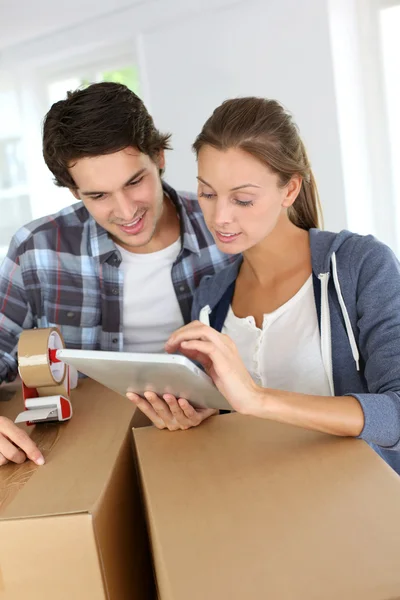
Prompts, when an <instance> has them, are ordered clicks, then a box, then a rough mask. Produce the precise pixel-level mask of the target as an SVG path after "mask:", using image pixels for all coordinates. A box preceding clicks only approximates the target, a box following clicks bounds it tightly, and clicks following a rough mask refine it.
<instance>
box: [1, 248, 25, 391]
mask: <svg viewBox="0 0 400 600" xmlns="http://www.w3.org/2000/svg"><path fill="white" fill-rule="evenodd" d="M19 252H20V248H19V245H18V242H17V239H16V237H14V238H13V240H12V241H11V244H10V248H9V250H8V253H7V256H6V258H5V259H4V261H3V263H2V265H1V267H0V382H2V381H12V380H13V379H14V378H15V376H16V374H17V372H18V365H17V359H16V355H17V347H18V339H19V336H20V334H21V332H22V331H23V330H24V329H31V328H32V327H33V317H32V310H31V307H30V305H29V302H28V298H27V294H26V290H25V287H24V282H23V277H22V270H21V265H20V253H19Z"/></svg>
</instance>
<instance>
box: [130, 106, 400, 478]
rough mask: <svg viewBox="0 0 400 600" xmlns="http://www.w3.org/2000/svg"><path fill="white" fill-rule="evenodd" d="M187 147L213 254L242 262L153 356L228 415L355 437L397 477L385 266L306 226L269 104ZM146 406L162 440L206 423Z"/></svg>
mask: <svg viewBox="0 0 400 600" xmlns="http://www.w3.org/2000/svg"><path fill="white" fill-rule="evenodd" d="M194 149H195V151H196V154H197V158H198V196H199V202H200V205H201V208H202V210H203V213H204V217H205V220H206V223H207V226H208V228H209V229H210V231H211V232H212V234H213V236H214V238H215V240H216V243H217V244H218V247H219V248H220V249H221V250H222V251H224V252H227V253H233V254H236V253H238V254H239V253H240V254H241V255H240V256H239V257H238V259H237V261H236V262H235V263H234V264H233V265H231V266H229V267H227V268H226V269H224V270H223V271H221V272H219V273H218V274H216V275H215V276H213V277H206V278H204V279H203V280H202V282H201V284H200V286H199V289H198V290H197V293H196V296H195V299H194V304H193V311H192V317H193V319H194V322H192V323H191V324H189V325H187V326H185V327H183V328H181V329H179V330H178V331H177V332H175V333H174V334H173V335H172V336H171V338H170V339H169V341H168V342H167V345H166V350H167V351H168V352H177V351H181V352H182V353H184V354H185V355H187V356H189V357H190V358H192V359H195V360H198V361H200V362H201V363H202V364H203V365H204V367H205V369H206V371H207V372H208V373H209V374H210V376H211V377H212V378H213V380H214V383H215V385H216V386H217V387H218V389H219V390H220V391H221V392H222V394H223V395H224V396H225V397H226V399H227V400H228V402H229V403H230V404H231V405H232V408H233V409H234V410H236V411H238V412H240V413H243V414H246V415H254V416H258V417H262V418H268V419H273V420H275V421H280V422H282V423H289V424H293V425H298V426H301V427H305V428H309V429H313V430H317V431H322V432H327V433H331V434H335V435H338V436H354V437H361V438H362V439H364V440H366V441H367V442H368V443H370V444H371V445H372V446H373V447H374V448H375V449H376V450H377V451H378V452H379V453H380V454H381V455H382V456H383V457H384V458H385V460H387V462H389V464H391V465H392V466H393V468H394V469H395V470H396V471H397V472H400V454H399V452H398V450H399V449H400V269H399V263H398V262H397V260H396V258H395V256H394V255H393V253H392V252H391V250H390V249H389V248H388V247H386V246H385V245H384V244H382V243H380V242H378V241H377V240H376V239H374V238H373V237H372V236H360V235H356V234H352V233H350V232H348V231H342V232H341V233H339V234H335V233H330V232H324V231H321V230H320V229H319V228H318V227H319V220H318V213H319V201H318V194H317V189H316V185H315V181H314V177H313V173H312V171H311V168H310V164H309V161H308V158H307V154H306V151H305V148H304V145H303V143H302V140H301V138H300V136H299V133H298V130H297V128H296V126H295V124H294V123H293V120H292V118H291V116H290V115H289V114H288V113H287V112H286V111H285V110H284V109H283V107H282V106H281V105H280V104H278V103H277V102H276V101H273V100H265V99H261V98H241V99H235V100H229V101H226V102H224V103H223V104H222V105H221V106H220V107H219V108H217V109H216V110H215V111H214V113H213V114H212V116H211V117H210V118H209V120H208V121H207V122H206V124H205V125H204V127H203V130H202V132H201V133H200V135H199V136H198V138H197V139H196V141H195V144H194ZM146 398H147V401H145V400H141V399H139V398H138V397H137V396H133V397H132V399H133V400H134V402H135V403H136V404H137V405H138V406H140V407H141V408H142V410H144V411H145V412H146V411H147V414H149V416H150V417H151V418H152V420H153V421H154V422H155V421H157V423H158V426H161V427H162V426H166V427H168V428H169V429H174V428H175V429H176V428H187V427H189V426H193V425H197V424H198V423H199V422H201V421H202V420H204V418H207V417H208V416H210V414H213V411H202V412H201V411H195V410H194V409H193V408H192V407H190V405H189V403H188V402H186V401H185V400H182V399H179V400H178V401H177V400H176V399H175V398H173V397H171V396H167V397H165V398H164V399H165V402H163V400H162V399H160V398H157V397H156V396H154V395H153V394H146ZM144 403H145V404H146V405H145V404H144ZM157 423H156V424H157ZM171 424H172V425H171Z"/></svg>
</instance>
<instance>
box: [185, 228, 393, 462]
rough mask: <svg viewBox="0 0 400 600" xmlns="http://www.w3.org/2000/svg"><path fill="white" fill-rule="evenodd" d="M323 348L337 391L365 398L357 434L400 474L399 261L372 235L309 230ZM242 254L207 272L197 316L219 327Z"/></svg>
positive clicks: (198, 294)
mask: <svg viewBox="0 0 400 600" xmlns="http://www.w3.org/2000/svg"><path fill="white" fill-rule="evenodd" d="M310 246H311V256H312V269H313V283H314V297H315V302H316V309H317V314H318V319H319V324H320V335H321V353H322V359H323V363H324V367H325V370H326V373H327V376H328V379H329V382H330V387H331V392H332V395H335V396H343V395H351V396H354V397H356V398H357V399H358V401H359V402H360V404H361V406H362V409H363V412H364V418H365V424H364V428H363V431H362V432H361V435H360V438H362V439H364V440H365V441H366V442H368V443H369V444H370V445H371V446H372V447H373V448H374V449H375V450H376V451H377V452H378V453H379V454H380V455H381V456H382V458H384V459H385V460H386V461H387V462H388V463H389V464H390V465H391V466H392V467H393V468H394V470H395V471H397V473H399V474H400V264H399V262H398V260H397V259H396V257H395V255H394V254H393V252H392V251H391V250H390V249H389V248H388V247H387V246H386V245H385V244H382V243H381V242H379V241H378V240H376V239H375V238H374V237H372V236H360V235H356V234H354V233H350V232H349V231H342V232H341V233H339V234H336V233H330V232H327V231H320V230H318V229H311V230H310ZM241 261H242V258H241V257H238V259H237V261H236V262H234V263H233V264H232V265H230V266H228V267H226V268H225V269H223V270H222V271H220V272H219V273H217V274H216V275H213V276H207V277H204V278H203V279H202V281H201V283H200V286H199V288H198V289H197V292H196V293H195V297H194V302H193V308H192V319H193V320H195V319H200V320H202V321H203V322H209V323H210V324H211V326H213V327H214V328H215V329H217V330H218V331H221V329H222V327H223V324H224V321H225V317H226V314H227V311H228V309H229V305H230V302H231V299H232V296H233V291H234V282H235V279H236V276H237V273H238V271H239V268H240V265H241Z"/></svg>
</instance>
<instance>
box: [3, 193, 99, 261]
mask: <svg viewBox="0 0 400 600" xmlns="http://www.w3.org/2000/svg"><path fill="white" fill-rule="evenodd" d="M89 218H90V216H89V213H88V211H87V210H86V208H85V206H84V205H83V203H82V202H78V203H76V204H73V205H71V206H67V207H65V208H63V209H62V210H60V211H59V212H57V213H54V214H51V215H46V216H45V217H40V218H38V219H35V220H34V221H31V222H30V223H27V224H26V225H24V226H23V227H21V228H20V229H19V230H18V231H17V232H16V234H15V235H14V237H13V244H14V245H16V246H18V247H20V248H21V250H23V249H28V248H30V247H37V246H39V247H43V246H42V244H48V247H49V249H51V246H52V241H53V240H54V239H55V238H57V237H59V236H60V234H61V235H62V236H63V237H66V236H69V235H70V233H71V228H74V229H75V231H76V230H83V229H84V228H85V226H86V225H87V223H88V221H89Z"/></svg>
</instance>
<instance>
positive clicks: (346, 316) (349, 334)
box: [331, 253, 360, 371]
mask: <svg viewBox="0 0 400 600" xmlns="http://www.w3.org/2000/svg"><path fill="white" fill-rule="evenodd" d="M331 260H332V268H333V282H334V284H335V290H336V293H337V297H338V299H339V304H340V308H341V310H342V315H343V319H344V323H345V325H346V331H347V337H348V338H349V342H350V347H351V353H352V355H353V358H354V362H355V363H356V367H357V371H359V370H360V353H359V351H358V348H357V342H356V338H355V337H354V331H353V328H352V326H351V322H350V317H349V313H348V312H347V308H346V305H345V303H344V300H343V296H342V290H341V289H340V283H339V277H338V274H337V266H336V254H335V253H333V254H332V259H331Z"/></svg>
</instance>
